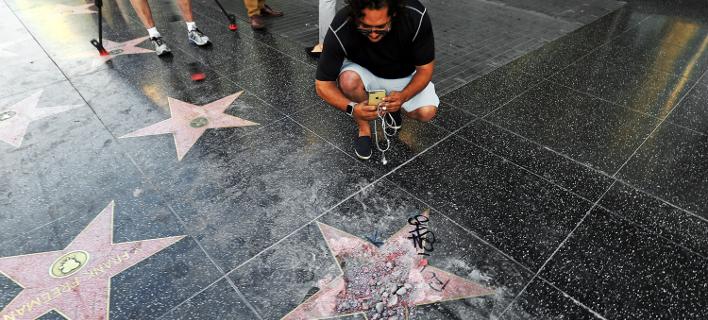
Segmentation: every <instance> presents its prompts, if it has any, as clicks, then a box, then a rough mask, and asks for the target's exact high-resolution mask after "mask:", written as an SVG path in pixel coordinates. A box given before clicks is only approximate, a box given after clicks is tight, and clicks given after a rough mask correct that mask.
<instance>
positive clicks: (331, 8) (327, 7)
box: [305, 0, 337, 58]
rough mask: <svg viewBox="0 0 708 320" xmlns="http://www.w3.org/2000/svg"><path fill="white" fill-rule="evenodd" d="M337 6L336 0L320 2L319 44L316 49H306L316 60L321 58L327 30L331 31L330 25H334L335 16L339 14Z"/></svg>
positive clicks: (321, 0)
mask: <svg viewBox="0 0 708 320" xmlns="http://www.w3.org/2000/svg"><path fill="white" fill-rule="evenodd" d="M336 5H337V1H336V0H320V7H319V24H320V32H319V43H318V44H317V45H316V46H314V47H307V48H305V49H306V50H307V54H309V55H310V56H312V57H315V58H319V57H320V53H321V52H322V44H323V43H324V38H325V36H326V35H327V30H329V25H330V24H332V20H333V19H334V15H335V14H336V13H337V11H336Z"/></svg>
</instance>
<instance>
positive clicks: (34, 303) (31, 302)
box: [27, 298, 42, 311]
mask: <svg viewBox="0 0 708 320" xmlns="http://www.w3.org/2000/svg"><path fill="white" fill-rule="evenodd" d="M35 305H38V306H41V305H42V301H40V300H39V298H37V300H30V302H29V303H28V304H27V310H28V311H32V308H34V306H35Z"/></svg>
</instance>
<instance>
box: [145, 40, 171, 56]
mask: <svg viewBox="0 0 708 320" xmlns="http://www.w3.org/2000/svg"><path fill="white" fill-rule="evenodd" d="M150 41H152V43H153V44H154V45H155V53H157V55H158V56H161V55H163V54H165V53H168V52H170V48H168V47H167V44H165V42H164V41H162V37H157V38H150Z"/></svg>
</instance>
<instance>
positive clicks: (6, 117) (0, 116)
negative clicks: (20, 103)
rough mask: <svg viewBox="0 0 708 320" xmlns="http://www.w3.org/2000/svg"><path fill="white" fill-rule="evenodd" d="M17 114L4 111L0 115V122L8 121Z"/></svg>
mask: <svg viewBox="0 0 708 320" xmlns="http://www.w3.org/2000/svg"><path fill="white" fill-rule="evenodd" d="M16 115H17V112H15V111H5V112H2V113H0V121H5V120H10V119H11V118H12V117H14V116H16Z"/></svg>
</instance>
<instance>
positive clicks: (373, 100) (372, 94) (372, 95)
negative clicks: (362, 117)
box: [367, 90, 386, 106]
mask: <svg viewBox="0 0 708 320" xmlns="http://www.w3.org/2000/svg"><path fill="white" fill-rule="evenodd" d="M367 92H368V93H369V105H370V106H378V105H379V103H381V99H383V97H385V96H386V90H372V91H367Z"/></svg>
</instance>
